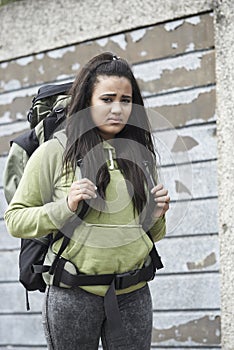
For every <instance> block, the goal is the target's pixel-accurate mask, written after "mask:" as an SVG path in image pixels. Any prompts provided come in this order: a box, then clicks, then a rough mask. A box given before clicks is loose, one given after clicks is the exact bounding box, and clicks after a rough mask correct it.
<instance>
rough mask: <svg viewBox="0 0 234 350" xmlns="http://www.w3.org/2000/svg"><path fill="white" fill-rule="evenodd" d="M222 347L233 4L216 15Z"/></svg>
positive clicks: (228, 336) (228, 338)
mask: <svg viewBox="0 0 234 350" xmlns="http://www.w3.org/2000/svg"><path fill="white" fill-rule="evenodd" d="M215 31H216V32H215V34H216V35H215V36H216V41H215V43H216V77H217V132H218V179H219V185H218V187H219V237H220V252H221V254H220V255H221V256H220V258H221V266H220V268H221V295H222V346H223V349H225V350H233V349H234V268H233V267H234V214H233V209H234V196H233V193H234V157H233V150H234V117H233V110H234V108H233V107H234V60H233V57H234V3H233V1H230V0H227V1H223V2H222V1H220V2H219V3H218V7H217V10H216V16H215Z"/></svg>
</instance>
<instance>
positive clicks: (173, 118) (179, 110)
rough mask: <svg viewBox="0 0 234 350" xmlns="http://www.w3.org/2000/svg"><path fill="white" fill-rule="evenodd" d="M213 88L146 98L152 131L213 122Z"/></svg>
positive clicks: (214, 99)
mask: <svg viewBox="0 0 234 350" xmlns="http://www.w3.org/2000/svg"><path fill="white" fill-rule="evenodd" d="M215 103H216V96H215V87H214V86H208V87H201V88H195V89H192V90H184V91H180V92H178V91H177V92H173V93H169V94H165V95H158V96H155V97H148V98H146V104H145V105H146V107H147V109H148V115H149V118H150V122H151V125H152V128H153V130H154V131H156V130H158V129H173V128H174V127H177V126H184V125H190V124H202V123H204V122H207V121H215V119H216V117H215Z"/></svg>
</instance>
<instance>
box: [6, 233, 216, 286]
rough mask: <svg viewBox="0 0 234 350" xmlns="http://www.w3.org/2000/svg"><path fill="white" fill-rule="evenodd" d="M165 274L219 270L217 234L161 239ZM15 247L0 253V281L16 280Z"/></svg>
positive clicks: (160, 252)
mask: <svg viewBox="0 0 234 350" xmlns="http://www.w3.org/2000/svg"><path fill="white" fill-rule="evenodd" d="M157 249H158V251H159V254H160V255H161V257H162V260H163V264H164V266H165V268H164V269H162V270H160V271H159V273H160V274H165V273H181V272H183V273H190V272H197V271H218V268H219V242H218V236H217V235H215V236H198V237H196V236H194V237H186V238H184V237H182V238H172V239H166V238H165V239H163V240H161V241H160V242H157ZM18 256H19V251H18V250H10V251H9V250H8V251H2V252H1V254H0V266H4V268H2V269H1V270H0V281H16V280H18Z"/></svg>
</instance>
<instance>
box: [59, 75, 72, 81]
mask: <svg viewBox="0 0 234 350" xmlns="http://www.w3.org/2000/svg"><path fill="white" fill-rule="evenodd" d="M70 77H71V76H70V75H68V74H60V75H58V76H57V77H56V80H65V79H69V78H70Z"/></svg>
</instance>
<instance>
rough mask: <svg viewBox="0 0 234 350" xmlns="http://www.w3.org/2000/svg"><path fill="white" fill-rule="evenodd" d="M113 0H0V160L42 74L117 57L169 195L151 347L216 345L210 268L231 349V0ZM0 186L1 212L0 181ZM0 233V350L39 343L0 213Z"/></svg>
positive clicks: (62, 73) (51, 78)
mask: <svg viewBox="0 0 234 350" xmlns="http://www.w3.org/2000/svg"><path fill="white" fill-rule="evenodd" d="M55 3H56V5H57V7H56V10H55V8H54V4H55ZM113 3H114V5H113V4H112V1H102V2H101V1H96V2H94V1H91V0H90V1H83V2H82V1H74V0H66V1H56V2H55V1H50V2H47V1H45V0H39V1H19V2H16V3H12V4H10V5H9V6H6V7H5V6H4V7H2V8H0V23H1V25H2V28H3V29H4V30H3V31H2V33H1V38H0V57H1V59H0V61H1V63H0V77H1V78H0V136H1V143H0V154H1V156H0V167H1V169H2V168H3V167H4V164H5V159H6V155H7V152H8V141H9V139H10V138H12V135H16V134H17V133H20V132H22V131H23V130H25V129H26V128H27V127H28V125H27V122H26V121H25V115H26V110H27V109H28V106H29V105H30V101H31V97H32V96H33V94H34V93H35V92H36V91H37V89H38V87H39V86H40V85H41V84H42V83H48V82H64V81H68V80H71V79H73V77H74V74H76V72H77V71H78V70H79V68H80V66H82V64H83V63H84V62H86V60H87V59H88V58H90V57H92V56H93V55H94V54H96V53H97V52H101V51H104V50H113V51H114V52H116V53H117V54H118V55H121V56H123V57H126V58H127V59H128V60H129V61H130V62H131V63H132V64H133V69H134V73H135V75H136V76H137V79H138V81H139V84H140V87H141V89H142V91H143V93H144V96H145V101H146V104H147V106H149V107H150V116H151V121H152V124H153V128H154V136H155V140H156V145H157V148H158V149H159V152H160V154H161V178H162V180H163V181H164V182H165V184H166V185H167V186H168V188H169V191H170V194H171V197H172V205H171V210H170V212H169V213H168V233H167V237H166V238H165V239H164V240H163V241H162V242H160V244H159V250H160V254H161V255H162V256H163V257H164V262H165V266H166V267H165V269H164V271H162V273H160V274H159V275H158V277H157V279H156V280H155V281H154V282H153V283H152V284H151V290H152V295H153V302H154V330H153V339H152V348H157V349H162V348H163V347H165V346H166V347H167V348H168V349H173V348H175V347H176V348H179V349H180V350H183V349H184V347H185V348H188V347H189V348H190V349H194V348H199V349H200V350H203V349H206V348H207V347H208V348H209V349H213V350H217V349H219V348H220V346H221V345H220V294H219V285H220V274H219V270H220V269H221V276H222V289H221V290H222V348H223V349H224V350H230V349H232V350H233V348H234V342H233V338H232V337H233V332H232V324H234V322H233V304H231V303H230V300H231V298H232V300H233V289H232V288H233V286H232V283H231V281H232V280H233V272H232V268H231V266H232V261H233V245H231V244H230V242H231V241H232V237H231V234H232V227H233V218H232V215H231V212H232V211H231V210H230V209H231V205H230V204H229V205H228V206H227V205H226V204H227V201H226V198H228V199H229V201H228V203H232V198H231V197H230V194H229V192H228V190H229V189H230V190H231V189H232V187H231V186H233V181H232V177H231V175H232V174H233V172H231V170H233V163H232V160H231V159H230V154H231V151H230V150H231V149H233V148H232V147H233V144H232V142H233V138H232V137H231V136H230V135H231V133H230V130H232V129H231V127H232V126H233V125H232V122H233V121H232V120H231V119H232V118H230V115H231V107H232V103H231V101H233V98H232V97H233V86H232V84H233V79H231V78H232V77H233V70H232V71H231V67H232V66H231V60H229V57H230V58H231V57H233V53H232V50H231V49H232V47H233V45H232V33H233V30H232V26H233V24H232V16H233V5H232V1H226V2H225V3H223V2H222V1H200V0H199V1H188V0H184V1H183V0H180V1H176V2H175V1H173V0H167V1H164V2H161V1H158V0H156V1H153V0H151V1H149V0H148V1H144V3H142V2H141V1H119V2H113ZM45 7H46V11H45V10H44V8H45ZM213 9H214V12H213ZM207 11H208V12H207ZM52 14H53V15H52ZM190 15H191V17H186V16H190ZM38 18H41V21H40V25H39V26H38ZM100 19H101V20H100ZM214 20H215V27H214V25H213V21H214ZM58 23H59V25H57V24H58ZM139 27H140V28H139ZM214 32H215V33H216V37H215V38H214ZM223 37H225V39H226V40H225V43H223V41H222V40H223V39H222V38H223ZM215 52H216V60H217V65H216V67H217V68H216V72H215ZM224 72H225V74H224ZM216 75H217V85H216ZM216 87H217V93H218V103H217V104H216ZM228 88H229V90H228ZM227 91H229V92H228V93H227ZM220 101H221V102H220ZM216 111H217V112H218V113H217V120H218V141H219V147H218V152H219V153H218V165H219V173H218V174H219V196H218V187H217V176H216V170H217V161H216V160H217V152H216V151H217V146H216ZM162 116H163V118H162ZM227 150H228V152H229V156H228V152H227ZM230 169H231V170H230ZM224 175H225V176H224ZM223 180H225V181H223ZM0 186H2V179H1V171H0ZM0 192H1V193H0V196H1V207H0V216H1V217H2V216H3V211H4V209H5V206H6V204H5V203H4V200H3V193H2V187H1V188H0ZM232 192H233V191H232V190H231V191H230V193H232ZM224 195H225V196H224ZM218 204H219V208H220V205H221V209H219V217H220V220H219V227H218V222H217V217H218ZM175 223H176V224H175ZM0 232H1V235H0V249H1V255H0V266H4V267H5V268H4V269H3V268H1V269H0V295H1V300H2V303H1V309H0V348H4V349H5V348H7V345H9V346H10V345H11V346H12V348H14V346H18V347H19V346H21V350H23V349H24V345H25V346H26V345H27V346H30V344H31V346H36V348H37V349H41V348H42V347H43V346H45V342H44V339H43V335H42V329H41V323H40V322H41V321H40V310H41V302H42V295H40V294H38V293H33V296H32V313H30V314H29V315H28V314H26V313H25V312H24V294H23V292H22V289H21V288H20V286H19V285H18V283H17V282H16V281H17V265H16V264H17V255H18V248H19V242H18V240H16V239H13V238H11V237H10V236H9V235H8V234H7V232H6V229H5V226H4V223H3V221H2V220H0ZM218 232H220V239H221V266H220V262H219V241H218ZM226 261H228V264H227V263H226ZM231 278H232V279H231ZM16 300H17V302H16ZM230 306H231V308H230ZM8 329H13V330H14V332H13V336H12V335H11V334H10V333H9V332H8Z"/></svg>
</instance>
